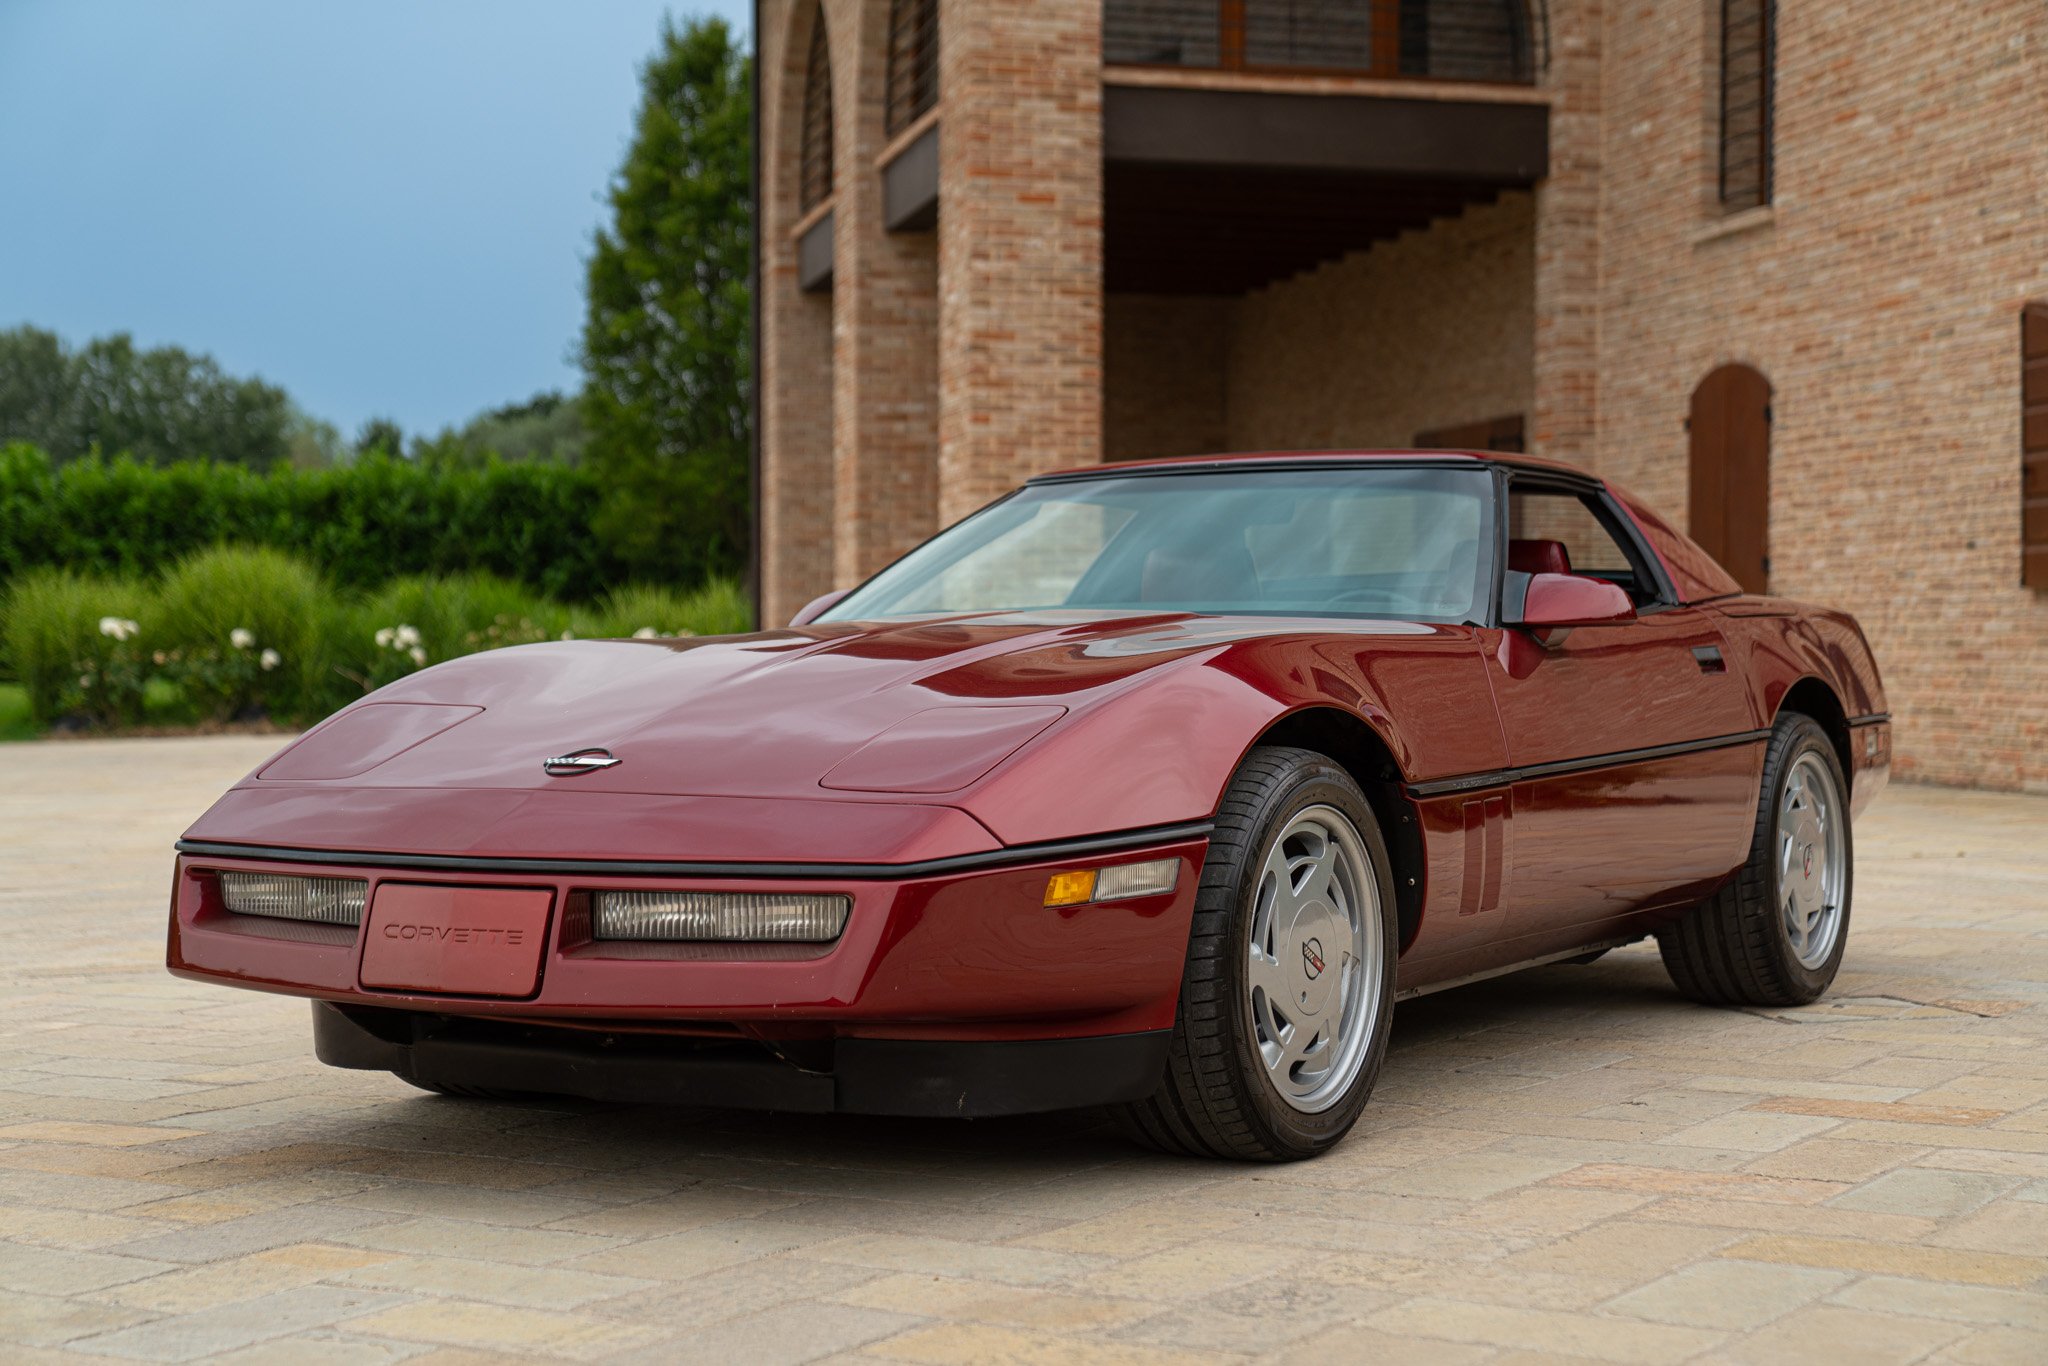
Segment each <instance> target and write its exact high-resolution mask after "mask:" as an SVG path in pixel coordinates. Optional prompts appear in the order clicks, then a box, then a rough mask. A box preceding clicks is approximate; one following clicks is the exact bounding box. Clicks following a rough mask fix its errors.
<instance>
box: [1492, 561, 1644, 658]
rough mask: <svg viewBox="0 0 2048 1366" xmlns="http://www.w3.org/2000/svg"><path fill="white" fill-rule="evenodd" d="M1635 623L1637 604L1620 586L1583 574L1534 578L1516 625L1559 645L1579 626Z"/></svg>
mask: <svg viewBox="0 0 2048 1366" xmlns="http://www.w3.org/2000/svg"><path fill="white" fill-rule="evenodd" d="M1635 619H1636V607H1635V604H1634V603H1633V602H1630V601H1629V596H1628V594H1627V593H1625V592H1623V591H1622V589H1621V586H1620V585H1619V584H1613V583H1609V582H1608V581H1607V580H1605V579H1591V578H1587V577H1585V576H1584V575H1581V574H1531V575H1530V576H1529V589H1528V592H1527V593H1525V594H1524V595H1523V597H1522V615H1521V616H1520V618H1519V619H1517V620H1516V621H1515V622H1513V623H1512V624H1513V625H1516V626H1521V627H1524V628H1526V629H1527V630H1528V631H1529V632H1530V634H1532V635H1534V636H1535V637H1536V639H1537V640H1539V641H1541V642H1542V643H1543V644H1545V645H1556V644H1558V643H1560V642H1561V641H1563V639H1564V638H1565V635H1566V634H1567V633H1568V632H1570V630H1571V629H1572V628H1573V627H1575V626H1619V625H1620V624H1622V623H1623V622H1628V621H1634V620H1635Z"/></svg>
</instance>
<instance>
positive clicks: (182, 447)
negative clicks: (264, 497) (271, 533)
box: [0, 327, 292, 468]
mask: <svg viewBox="0 0 2048 1366" xmlns="http://www.w3.org/2000/svg"><path fill="white" fill-rule="evenodd" d="M291 417H292V409H291V400H290V398H288V397H287V396H286V394H285V392H284V390H282V389H280V388H278V387H277V386H276V385H274V384H266V383H265V382H264V381H262V380H260V379H254V378H250V379H242V378H237V377H236V376H233V375H229V374H227V373H226V372H224V371H223V370H222V369H221V368H220V366H219V364H218V363H216V362H215V361H214V359H213V357H211V356H205V355H196V354H194V353H192V352H189V351H186V350H184V349H183V348H181V347H176V346H157V347H149V348H146V349H145V348H140V347H137V346H136V345H135V342H134V339H133V338H131V337H130V336H129V335H128V334H127V333H125V332H118V333H115V334H114V335H112V336H109V337H99V338H95V339H94V340H92V341H89V342H87V343H86V344H85V345H84V346H83V347H81V348H79V349H78V350H76V351H73V350H71V349H69V348H68V347H66V346H65V344H64V342H63V340H62V339H61V338H59V337H58V336H57V335H56V334H55V333H52V332H46V331H44V330H42V329H41V328H35V327H18V328H14V329H12V330H11V331H7V332H0V441H8V440H16V441H31V442H34V443H35V444H37V445H39V446H41V447H43V448H44V449H45V450H47V451H48V452H49V453H50V454H51V456H52V457H53V458H55V459H56V460H57V461H59V462H60V463H61V462H63V461H66V460H75V459H77V458H78V457H79V456H82V455H84V454H86V453H87V452H89V451H91V450H93V449H95V448H97V449H99V450H102V451H105V452H107V453H109V454H116V453H123V454H131V455H133V456H135V457H136V458H137V459H138V460H144V461H148V462H150V463H153V464H164V463H167V462H170V461H173V460H180V459H197V458H208V459H213V460H220V461H225V462H227V463H229V464H236V465H248V466H251V467H255V468H267V467H269V466H270V465H273V464H275V463H276V462H277V461H278V460H280V459H282V458H284V457H285V456H286V455H287V453H288V450H289V434H290V424H291Z"/></svg>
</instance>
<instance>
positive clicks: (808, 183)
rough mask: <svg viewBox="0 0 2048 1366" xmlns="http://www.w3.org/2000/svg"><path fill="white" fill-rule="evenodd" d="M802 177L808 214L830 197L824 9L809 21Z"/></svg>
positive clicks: (829, 92) (828, 54)
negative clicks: (809, 38)
mask: <svg viewBox="0 0 2048 1366" xmlns="http://www.w3.org/2000/svg"><path fill="white" fill-rule="evenodd" d="M802 165H803V173H802V176H801V191H800V193H799V195H798V202H799V205H800V207H801V208H802V210H803V211H804V212H806V213H808V212H809V211H810V210H812V209H814V208H816V207H817V206H818V205H820V204H822V203H824V202H825V200H826V199H827V198H829V197H830V196H831V194H832V54H831V51H830V49H829V48H828V46H827V44H826V42H825V7H824V6H823V5H820V6H818V11H817V13H816V14H815V15H814V16H813V17H812V20H811V52H810V58H809V60H808V62H807V63H806V64H805V69H804V126H803V163H802Z"/></svg>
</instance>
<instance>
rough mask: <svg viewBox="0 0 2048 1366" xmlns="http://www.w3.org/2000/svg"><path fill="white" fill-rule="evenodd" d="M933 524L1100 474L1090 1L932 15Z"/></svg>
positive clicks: (1097, 193)
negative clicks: (935, 194) (1028, 486)
mask: <svg viewBox="0 0 2048 1366" xmlns="http://www.w3.org/2000/svg"><path fill="white" fill-rule="evenodd" d="M939 26H940V42H939V118H940V123H939V187H940V188H939V294H940V298H941V300H942V308H941V313H940V319H939V515H940V518H941V520H943V521H952V520H954V519H956V518H959V517H961V516H964V515H965V514H967V513H968V512H971V511H973V510H974V509H975V508H977V507H979V506H981V505H982V504H983V503H986V502H988V501H989V500H990V499H992V498H995V497H997V496H998V495H1000V494H1002V493H1005V492H1007V491H1009V490H1010V489H1011V488H1013V487H1015V486H1016V484H1017V483H1018V482H1019V481H1020V480H1022V479H1024V478H1026V477H1028V476H1030V475H1032V474H1034V473H1037V472H1039V471H1041V470H1046V469H1053V468H1057V467H1060V466H1063V465H1081V464H1088V463H1091V462H1093V461H1096V460H1100V459H1101V458H1102V6H1101V3H1100V0H940V5H939Z"/></svg>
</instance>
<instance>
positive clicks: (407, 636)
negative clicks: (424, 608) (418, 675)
mask: <svg viewBox="0 0 2048 1366" xmlns="http://www.w3.org/2000/svg"><path fill="white" fill-rule="evenodd" d="M391 640H392V643H393V644H395V645H397V646H398V648H399V649H401V650H410V649H411V648H413V647H414V646H415V645H418V644H419V643H420V633H419V631H418V630H417V629H416V628H414V627H411V626H407V625H405V624H404V623H402V622H401V623H400V624H399V627H398V629H397V630H396V631H393V632H392V633H391Z"/></svg>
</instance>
